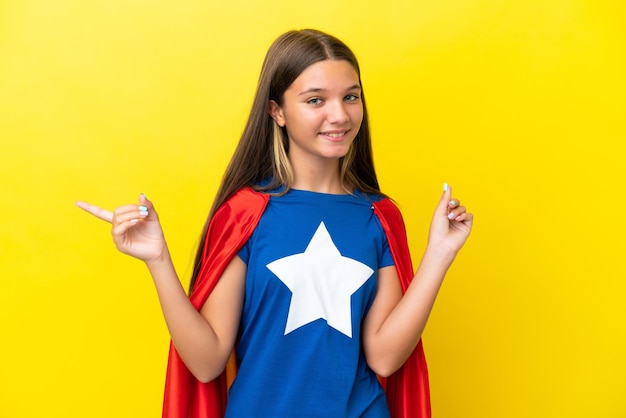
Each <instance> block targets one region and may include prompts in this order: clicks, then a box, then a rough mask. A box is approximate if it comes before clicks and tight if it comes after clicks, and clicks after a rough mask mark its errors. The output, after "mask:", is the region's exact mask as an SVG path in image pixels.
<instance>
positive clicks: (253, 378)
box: [226, 190, 393, 418]
mask: <svg viewBox="0 0 626 418" xmlns="http://www.w3.org/2000/svg"><path fill="white" fill-rule="evenodd" d="M378 199H379V198H378V197H376V196H370V195H365V194H363V193H359V192H356V193H355V194H354V195H331V194H323V193H314V192H309V191H303V190H290V191H289V192H287V193H286V194H285V195H283V196H279V197H271V198H270V201H269V203H268V205H267V208H266V209H265V212H264V213H263V216H262V217H261V220H260V222H259V224H258V226H257V228H256V229H255V231H254V233H253V234H252V236H251V238H250V239H249V240H248V242H247V243H246V245H245V246H244V248H242V249H241V251H240V252H239V257H240V258H241V259H242V260H243V261H244V262H245V263H246V264H247V266H248V270H247V276H246V287H245V299H244V306H243V312H242V318H241V325H240V330H239V339H238V343H237V352H236V354H237V362H238V365H239V370H238V373H237V377H236V378H235V381H234V383H233V386H232V387H231V390H230V393H229V399H228V404H227V409H226V417H227V418H255V417H256V418H268V417H280V418H289V417H298V418H309V417H311V418H312V417H325V418H340V417H346V418H348V417H349V418H352V417H355V418H356V417H367V418H388V417H389V410H388V407H387V403H386V399H385V394H384V391H383V390H382V387H381V386H380V384H379V382H378V380H377V377H376V375H375V374H374V373H373V372H372V370H371V369H369V367H368V366H367V363H366V361H365V356H364V354H363V348H362V345H361V324H362V321H363V319H364V318H365V316H366V314H367V312H368V310H369V308H370V307H371V304H372V302H373V301H374V298H375V296H376V282H377V272H378V269H380V268H382V267H386V266H390V265H393V259H392V257H391V253H390V251H389V247H388V244H387V239H386V236H385V234H384V231H383V229H382V226H381V225H380V222H379V221H378V218H377V217H376V215H375V214H374V211H373V209H372V202H373V201H375V200H378Z"/></svg>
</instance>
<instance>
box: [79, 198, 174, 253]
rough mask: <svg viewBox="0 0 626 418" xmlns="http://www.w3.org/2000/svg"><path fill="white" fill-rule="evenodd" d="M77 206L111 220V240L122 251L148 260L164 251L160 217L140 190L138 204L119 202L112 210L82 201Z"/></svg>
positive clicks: (108, 220)
mask: <svg viewBox="0 0 626 418" xmlns="http://www.w3.org/2000/svg"><path fill="white" fill-rule="evenodd" d="M76 206H78V207H79V208H81V209H83V210H84V211H86V212H89V213H90V214H92V215H93V216H95V217H96V218H99V219H102V220H103V221H106V222H109V223H110V224H111V235H112V236H113V242H114V243H115V246H116V247H117V249H118V250H119V251H121V252H122V253H124V254H128V255H130V256H132V257H135V258H138V259H140V260H143V261H144V262H146V263H148V264H149V263H152V262H155V261H158V260H159V259H160V258H161V257H162V256H163V255H164V254H166V252H167V245H166V243H165V238H164V236H163V229H162V228H161V224H160V222H159V217H158V215H157V213H156V211H155V210H154V206H153V205H152V202H150V201H149V200H148V199H147V198H146V196H145V195H144V194H143V193H142V194H141V195H140V196H139V205H125V206H120V207H118V208H116V209H115V210H114V211H113V212H110V211H108V210H106V209H102V208H99V207H98V206H94V205H91V204H89V203H85V202H76Z"/></svg>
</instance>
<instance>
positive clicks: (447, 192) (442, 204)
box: [435, 183, 452, 216]
mask: <svg viewBox="0 0 626 418" xmlns="http://www.w3.org/2000/svg"><path fill="white" fill-rule="evenodd" d="M451 198H452V187H450V186H449V185H448V183H443V193H442V194H441V199H439V203H438V204H437V209H435V214H436V215H443V216H448V205H449V204H450V199H451Z"/></svg>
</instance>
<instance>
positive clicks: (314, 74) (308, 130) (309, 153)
mask: <svg viewBox="0 0 626 418" xmlns="http://www.w3.org/2000/svg"><path fill="white" fill-rule="evenodd" d="M269 108H270V114H271V116H272V118H274V120H275V121H276V122H277V123H278V125H279V126H281V127H282V126H284V127H286V129H287V134H288V137H289V159H290V160H291V162H292V164H298V162H299V161H302V160H307V161H309V162H313V163H316V162H328V161H336V160H338V159H339V158H341V157H343V156H345V155H346V153H347V152H348V150H349V148H350V144H351V143H352V141H353V140H354V138H355V136H356V134H357V132H358V131H359V128H360V127H361V121H362V120H363V103H362V101H361V86H360V84H359V76H358V75H357V73H356V71H355V69H354V68H353V67H352V65H351V64H350V63H349V62H347V61H343V60H325V61H319V62H317V63H315V64H312V65H310V66H309V67H308V68H306V69H305V70H304V71H303V72H302V73H301V74H300V75H299V76H298V78H296V79H295V80H294V82H293V83H292V84H291V86H289V88H288V89H287V90H286V91H285V94H284V96H283V104H282V106H279V105H278V104H277V103H276V102H274V101H271V102H270V106H269Z"/></svg>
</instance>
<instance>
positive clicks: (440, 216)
mask: <svg viewBox="0 0 626 418" xmlns="http://www.w3.org/2000/svg"><path fill="white" fill-rule="evenodd" d="M473 220H474V216H473V215H472V214H471V213H469V212H467V210H466V208H465V206H461V203H460V201H459V200H458V199H456V198H452V188H451V187H449V186H447V185H444V192H443V195H442V196H441V200H440V201H439V204H438V205H437V208H436V209H435V214H434V215H433V219H432V222H431V224H430V232H429V234H428V245H429V246H438V247H443V249H448V250H450V251H452V252H453V253H454V254H456V253H457V252H458V251H459V250H460V249H461V248H462V247H463V244H465V241H466V240H467V237H468V236H469V234H470V231H471V230H472V223H473Z"/></svg>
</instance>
